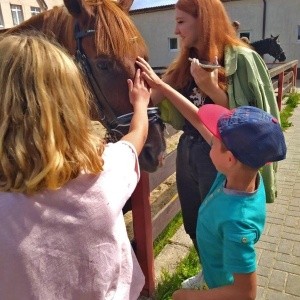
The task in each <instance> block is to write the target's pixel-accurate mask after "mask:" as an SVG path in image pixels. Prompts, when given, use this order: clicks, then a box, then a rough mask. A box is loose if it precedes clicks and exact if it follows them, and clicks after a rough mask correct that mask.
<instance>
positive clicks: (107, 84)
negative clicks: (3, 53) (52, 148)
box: [1, 0, 166, 172]
mask: <svg viewBox="0 0 300 300" xmlns="http://www.w3.org/2000/svg"><path fill="white" fill-rule="evenodd" d="M132 2H133V0H119V1H116V0H101V1H99V0H89V1H85V0H64V5H65V6H64V7H54V8H53V9H51V10H49V11H45V12H42V13H40V14H39V15H37V16H33V17H31V18H30V19H29V20H27V21H24V22H23V23H21V24H20V25H18V26H16V27H13V28H10V29H8V30H7V29H5V30H3V31H1V32H4V33H3V34H6V33H19V32H25V31H26V30H37V31H40V32H43V33H44V34H45V35H46V36H49V37H51V38H52V39H53V38H55V39H56V40H57V41H58V42H59V43H60V44H61V45H62V46H64V47H65V48H66V49H67V50H68V52H69V53H70V54H71V55H73V56H74V57H75V59H76V60H77V61H78V63H79V64H80V67H81V69H82V71H83V72H84V75H85V77H86V79H87V81H88V83H89V85H90V89H91V92H92V93H93V95H94V103H92V104H91V117H92V119H93V120H98V121H100V122H101V123H102V125H103V126H104V127H105V128H106V129H107V132H108V134H109V135H110V136H114V138H115V139H120V138H121V136H122V135H124V134H126V133H127V132H128V129H129V125H130V121H131V117H132V111H133V109H132V105H131V104H130V101H129V95H128V84H127V79H128V78H131V79H133V78H134V75H135V71H136V65H135V60H136V57H137V56H141V57H144V58H145V59H146V60H147V59H148V49H147V46H146V44H145V42H144V40H143V38H142V37H141V35H140V33H139V32H138V30H137V28H136V27H135V25H134V24H133V22H132V21H131V19H130V17H129V15H128V11H129V8H130V7H131V5H132ZM148 119H149V133H148V138H147V141H146V144H145V147H144V149H143V151H142V153H141V154H140V157H139V162H140V166H141V168H142V169H143V170H145V171H147V172H154V171H156V170H157V168H158V167H159V166H161V164H162V159H163V154H164V152H165V149H166V141H165V138H164V126H163V123H162V121H161V119H160V117H159V111H158V109H157V108H153V107H152V108H151V107H150V108H148Z"/></svg>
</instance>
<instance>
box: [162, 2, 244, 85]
mask: <svg viewBox="0 0 300 300" xmlns="http://www.w3.org/2000/svg"><path fill="white" fill-rule="evenodd" d="M175 7H176V8H177V9H179V10H182V11H184V12H185V13H187V14H189V15H191V16H193V17H194V18H196V19H197V27H196V28H195V30H196V31H197V32H198V34H199V46H198V47H197V49H196V48H189V49H186V48H182V49H181V50H180V54H179V56H178V57H177V58H176V59H175V60H174V62H173V63H172V64H171V65H170V66H169V68H168V70H167V72H166V74H168V76H169V77H170V81H171V82H172V83H173V85H174V87H175V88H178V89H182V88H184V87H185V86H187V85H188V84H189V83H191V82H192V81H193V78H192V75H191V74H190V62H189V60H188V58H189V57H195V58H198V59H200V60H206V61H211V62H212V61H213V60H214V57H215V56H218V61H219V64H221V65H222V66H223V67H224V51H225V47H226V46H227V45H241V46H244V47H247V46H246V45H245V44H244V43H242V42H241V41H240V40H239V38H238V37H237V35H236V32H235V31H234V28H233V26H232V25H231V21H230V19H229V17H228V15H227V13H226V10H225V8H224V6H223V4H222V2H221V1H220V0H179V1H178V2H177V3H176V5H175ZM219 85H220V87H221V88H222V89H223V90H226V88H227V85H226V76H225V70H224V68H223V69H221V70H220V71H219Z"/></svg>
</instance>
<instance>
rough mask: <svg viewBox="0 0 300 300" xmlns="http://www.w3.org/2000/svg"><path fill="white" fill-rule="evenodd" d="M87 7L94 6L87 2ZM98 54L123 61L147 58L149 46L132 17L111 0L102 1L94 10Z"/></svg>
mask: <svg viewBox="0 0 300 300" xmlns="http://www.w3.org/2000/svg"><path fill="white" fill-rule="evenodd" d="M86 5H94V4H92V3H91V2H87V3H86ZM94 12H95V14H94V18H95V29H96V36H95V41H96V48H97V54H100V53H101V54H107V55H110V54H111V53H114V56H116V57H118V58H120V59H123V58H124V57H128V55H131V56H132V57H134V58H136V56H137V55H146V56H147V46H146V44H145V41H144V39H143V38H142V36H141V34H140V33H139V31H138V29H137V28H136V26H135V25H134V23H133V22H132V21H131V19H130V17H129V16H128V15H127V14H126V13H125V12H124V11H123V10H122V9H121V8H120V7H119V6H118V5H117V4H116V3H114V2H111V0H102V1H101V2H100V3H99V2H98V3H97V4H96V5H95V8H94Z"/></svg>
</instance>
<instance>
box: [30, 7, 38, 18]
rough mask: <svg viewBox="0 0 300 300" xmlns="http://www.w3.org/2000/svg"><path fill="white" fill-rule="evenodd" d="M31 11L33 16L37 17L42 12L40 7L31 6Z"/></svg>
mask: <svg viewBox="0 0 300 300" xmlns="http://www.w3.org/2000/svg"><path fill="white" fill-rule="evenodd" d="M30 11H31V15H32V16H36V15H38V14H39V13H40V12H41V9H40V8H39V7H34V6H30Z"/></svg>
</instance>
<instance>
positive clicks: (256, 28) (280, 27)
mask: <svg viewBox="0 0 300 300" xmlns="http://www.w3.org/2000/svg"><path fill="white" fill-rule="evenodd" d="M224 6H225V8H226V11H227V13H228V15H229V17H230V19H231V20H238V21H239V22H240V23H241V27H240V31H241V32H245V31H247V32H250V37H251V42H254V41H257V40H261V39H262V38H263V35H264V33H263V17H264V16H263V11H264V1H263V0H242V1H229V2H225V3H224ZM174 15H175V12H174V8H169V9H168V10H165V11H152V12H151V11H147V12H141V13H138V12H134V11H133V12H131V18H132V20H133V21H134V23H135V24H136V26H137V27H138V28H139V30H140V32H141V34H142V36H143V37H144V39H145V40H146V43H147V45H148V48H149V56H150V60H149V62H150V64H151V66H153V67H160V66H167V65H169V64H170V62H171V61H172V60H173V59H174V58H175V57H176V54H177V53H178V52H170V51H169V49H168V38H170V37H176V35H175V34H174V29H175V20H174ZM298 26H300V0H266V23H265V38H267V37H270V36H271V34H272V35H273V36H275V35H278V34H279V40H280V43H281V46H282V48H283V50H284V51H285V53H286V56H287V61H291V60H295V59H297V60H299V61H300V40H298V39H297V37H298ZM264 58H265V60H266V62H271V61H273V60H274V59H273V58H271V57H270V56H268V55H265V57H264Z"/></svg>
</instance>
